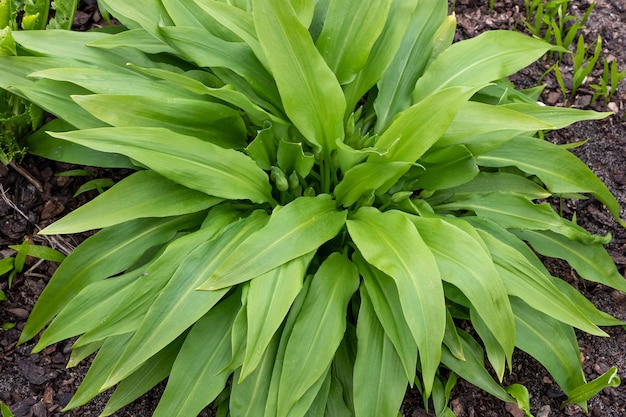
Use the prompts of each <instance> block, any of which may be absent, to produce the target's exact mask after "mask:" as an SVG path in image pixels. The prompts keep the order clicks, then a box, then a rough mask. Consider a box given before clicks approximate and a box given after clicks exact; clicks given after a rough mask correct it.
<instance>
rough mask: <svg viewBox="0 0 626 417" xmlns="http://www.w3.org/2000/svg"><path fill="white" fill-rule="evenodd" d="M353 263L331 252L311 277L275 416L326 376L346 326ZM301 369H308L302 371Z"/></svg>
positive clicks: (353, 280)
mask: <svg viewBox="0 0 626 417" xmlns="http://www.w3.org/2000/svg"><path fill="white" fill-rule="evenodd" d="M358 285H359V274H358V271H357V268H356V266H354V264H353V263H352V262H350V261H349V260H348V259H347V258H346V257H345V256H343V255H340V254H339V253H334V254H332V255H330V256H329V257H328V258H327V259H326V260H325V261H324V262H323V263H322V265H321V266H320V268H319V269H318V271H317V273H316V274H315V276H314V277H313V281H312V283H311V288H310V289H309V291H308V293H307V295H306V298H305V299H304V304H303V306H302V310H301V311H300V313H299V314H298V318H297V319H296V322H295V324H294V327H293V332H292V333H291V335H290V337H289V342H288V343H287V346H286V350H285V357H284V360H283V362H284V366H283V369H282V374H281V377H280V388H279V391H278V407H277V409H278V415H279V416H286V415H287V412H288V411H289V410H290V409H291V408H292V407H294V405H295V404H296V403H297V402H298V400H299V399H301V398H302V397H303V396H304V395H305V393H306V392H307V390H309V388H311V387H312V386H313V385H314V384H315V383H316V381H318V380H319V379H320V378H322V377H324V376H325V373H326V372H327V370H328V368H329V367H330V364H331V362H332V360H333V357H334V355H335V351H336V350H337V348H338V347H339V344H340V343H341V340H342V339H343V334H344V332H345V329H346V311H347V306H348V301H349V300H350V298H351V297H352V295H353V294H354V292H355V291H356V290H357V288H358ZM302 369H307V372H306V373H302V372H301V370H302Z"/></svg>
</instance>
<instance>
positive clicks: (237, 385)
mask: <svg viewBox="0 0 626 417" xmlns="http://www.w3.org/2000/svg"><path fill="white" fill-rule="evenodd" d="M279 339H280V334H279V333H276V334H275V335H274V338H273V340H272V341H271V342H270V344H269V345H268V346H267V349H265V351H264V353H263V356H262V357H261V359H260V361H259V362H258V364H257V365H258V366H257V367H256V369H255V370H254V371H253V372H251V373H250V374H249V375H248V376H246V378H245V379H244V380H243V381H242V378H241V374H240V369H239V370H237V371H236V372H235V374H234V376H233V384H232V390H231V392H230V400H229V408H230V413H231V415H232V416H233V417H258V416H263V415H264V413H265V406H266V404H267V397H268V393H269V388H270V383H271V379H272V370H273V369H274V362H275V360H276V351H277V349H278V341H279Z"/></svg>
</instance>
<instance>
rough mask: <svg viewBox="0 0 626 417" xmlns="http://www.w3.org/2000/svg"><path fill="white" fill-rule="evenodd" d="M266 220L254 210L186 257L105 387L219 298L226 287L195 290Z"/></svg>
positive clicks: (134, 366)
mask: <svg viewBox="0 0 626 417" xmlns="http://www.w3.org/2000/svg"><path fill="white" fill-rule="evenodd" d="M266 221H267V217H266V215H265V214H264V213H263V212H261V211H256V212H254V213H253V214H252V215H250V216H249V217H247V218H245V219H242V220H240V221H238V222H237V223H234V224H233V225H232V226H230V227H228V228H227V229H226V230H225V231H224V232H223V233H222V234H221V235H219V236H218V237H216V238H215V239H213V240H210V241H208V242H205V243H202V244H200V245H199V246H198V247H197V248H196V249H195V250H193V251H192V252H191V253H190V254H189V255H188V256H186V258H185V259H184V262H183V263H182V264H181V266H180V267H179V268H178V269H177V270H176V272H175V273H174V275H172V276H171V278H170V279H169V281H168V283H167V285H165V287H164V288H163V290H162V291H161V292H160V294H159V297H158V298H157V299H156V301H155V302H154V303H153V304H152V305H151V306H150V309H149V310H148V312H147V313H146V315H145V317H144V318H143V320H142V322H141V325H140V326H139V328H138V329H137V331H136V332H135V335H134V336H133V338H132V340H131V341H130V342H129V344H128V347H127V348H126V350H125V351H124V353H123V354H122V355H120V358H119V362H118V364H117V366H116V368H115V370H114V371H113V372H112V373H111V375H110V376H109V378H108V379H107V381H106V384H105V385H106V388H108V387H110V386H113V385H114V384H116V383H117V382H119V381H120V380H122V379H123V378H125V377H126V376H127V375H129V374H130V373H132V372H133V371H134V370H135V369H136V368H137V367H138V366H139V365H141V364H142V363H143V362H144V361H145V360H147V359H148V358H150V357H151V356H152V355H154V354H155V353H156V352H158V351H159V350H160V349H162V348H163V347H164V346H165V345H167V344H168V343H169V342H171V341H172V340H174V339H175V338H176V337H178V336H179V335H180V334H181V333H183V332H184V331H185V330H186V329H187V328H188V327H189V326H191V325H192V324H193V323H195V322H196V320H198V319H200V317H202V316H203V315H204V314H206V313H207V312H208V311H209V310H210V309H211V308H212V307H213V306H214V305H215V304H216V303H218V302H219V301H220V300H221V299H222V297H223V296H224V295H225V294H226V293H227V292H228V290H229V289H228V288H226V289H222V290H219V291H196V288H197V287H198V285H199V283H200V282H202V280H204V277H206V276H207V275H209V274H210V273H211V271H213V270H214V269H215V268H216V267H217V266H218V265H219V264H220V263H221V262H222V261H223V260H224V258H226V257H227V256H228V255H229V254H230V253H232V252H238V251H239V250H240V249H239V248H240V247H241V243H242V242H244V241H245V240H246V238H247V237H248V236H250V234H251V233H253V232H254V231H255V230H257V229H259V228H260V227H262V226H263V224H265V222H266Z"/></svg>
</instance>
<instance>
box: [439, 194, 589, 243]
mask: <svg viewBox="0 0 626 417" xmlns="http://www.w3.org/2000/svg"><path fill="white" fill-rule="evenodd" d="M433 208H434V209H435V210H450V209H452V210H471V211H473V212H474V213H476V215H477V216H478V217H481V218H485V219H488V220H491V221H493V222H495V223H497V224H499V225H500V226H502V227H504V228H505V229H528V230H552V231H553V232H556V233H559V234H561V235H564V236H567V237H568V238H570V239H577V240H580V241H583V242H593V241H594V240H597V239H598V238H597V237H594V236H592V235H590V234H589V233H588V232H586V231H585V230H584V229H582V228H581V227H579V226H576V225H575V224H574V223H571V222H570V221H568V220H565V219H563V218H561V217H560V216H559V215H558V213H556V212H555V211H554V209H552V207H551V206H550V205H549V204H548V203H541V204H534V203H533V202H532V201H530V200H529V199H527V198H526V197H524V196H521V195H519V194H513V193H506V192H497V193H492V194H487V195H473V196H468V197H467V198H465V199H462V200H458V201H452V202H449V203H444V204H440V205H437V206H435V207H433Z"/></svg>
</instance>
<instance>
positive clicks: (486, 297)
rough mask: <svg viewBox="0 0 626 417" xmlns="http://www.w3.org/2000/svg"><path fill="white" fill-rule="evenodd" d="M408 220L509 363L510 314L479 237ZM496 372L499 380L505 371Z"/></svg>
mask: <svg viewBox="0 0 626 417" xmlns="http://www.w3.org/2000/svg"><path fill="white" fill-rule="evenodd" d="M411 220H412V222H413V224H414V225H415V227H416V228H417V230H418V232H419V233H420V235H421V236H423V239H424V242H425V243H426V245H428V247H429V248H430V250H431V251H432V253H433V254H434V255H435V259H436V260H437V265H438V266H439V270H440V271H441V278H442V279H443V280H444V281H446V282H449V283H451V284H452V285H454V286H455V287H457V288H458V289H460V290H461V292H462V293H463V294H464V295H465V296H466V297H467V298H468V300H469V301H470V302H471V305H472V308H473V309H475V311H476V313H478V315H479V316H480V318H481V319H482V321H483V322H484V323H485V326H486V327H487V328H488V329H489V331H490V332H491V333H492V334H493V336H494V338H495V341H496V342H497V344H499V345H500V347H501V348H502V350H503V353H504V356H505V357H506V359H507V360H508V361H509V363H511V357H512V355H513V349H514V347H515V326H514V320H513V312H512V311H511V306H510V304H509V299H508V294H507V291H506V288H505V285H504V283H503V281H502V280H501V278H500V276H499V275H498V271H497V270H496V268H495V266H494V265H493V259H492V258H491V255H490V254H489V252H488V251H487V249H486V248H484V243H483V242H482V240H481V238H480V236H479V235H478V234H477V233H476V232H475V231H474V232H473V233H471V234H470V233H469V232H467V231H466V230H464V229H462V228H461V227H457V226H456V225H455V223H453V222H448V221H446V220H445V218H440V219H437V218H426V217H416V216H413V217H411ZM468 226H469V225H468ZM469 229H470V230H472V229H473V228H472V227H471V226H469ZM472 231H473V230H472ZM496 371H497V373H498V375H499V377H502V374H503V372H504V368H502V369H496Z"/></svg>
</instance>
